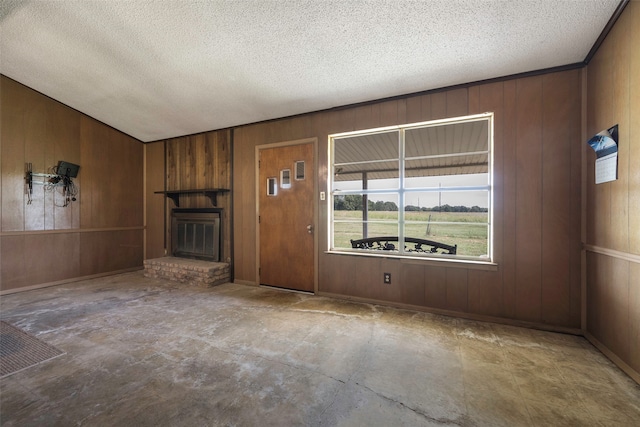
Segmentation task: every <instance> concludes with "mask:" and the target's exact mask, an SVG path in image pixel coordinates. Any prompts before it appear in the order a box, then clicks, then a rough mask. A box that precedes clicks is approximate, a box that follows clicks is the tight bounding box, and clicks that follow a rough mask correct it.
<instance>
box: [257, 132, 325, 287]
mask: <svg viewBox="0 0 640 427" xmlns="http://www.w3.org/2000/svg"><path fill="white" fill-rule="evenodd" d="M259 156H260V157H259V170H260V173H259V187H258V192H259V194H260V195H259V200H258V202H259V212H258V225H259V230H260V231H259V233H260V268H259V275H260V284H263V285H269V286H277V287H280V288H287V289H295V290H300V291H310V292H313V290H314V264H313V263H314V237H313V234H314V232H315V225H314V223H313V201H314V196H313V193H314V181H313V179H314V171H313V168H314V162H313V144H312V143H307V144H300V145H290V146H284V147H276V148H265V149H261V150H259Z"/></svg>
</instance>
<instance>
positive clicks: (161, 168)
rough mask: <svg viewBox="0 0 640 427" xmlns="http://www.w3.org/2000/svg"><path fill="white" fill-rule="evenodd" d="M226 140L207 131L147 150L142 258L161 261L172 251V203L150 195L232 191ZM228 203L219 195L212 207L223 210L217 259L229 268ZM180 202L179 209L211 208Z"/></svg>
mask: <svg viewBox="0 0 640 427" xmlns="http://www.w3.org/2000/svg"><path fill="white" fill-rule="evenodd" d="M230 134H231V131H230V130H222V131H212V132H205V133H201V134H197V135H191V136H185V137H181V138H173V139H168V140H166V141H159V142H155V143H152V144H146V153H147V156H146V159H145V165H146V190H145V191H146V198H147V213H146V218H147V235H148V237H149V238H148V239H147V249H146V252H147V253H146V255H145V257H146V258H156V257H159V256H164V255H165V249H166V250H167V251H168V252H170V251H171V248H170V245H171V243H170V242H171V240H170V239H171V237H170V235H169V233H170V214H171V209H173V208H174V207H175V205H174V203H173V201H172V200H171V199H168V198H167V199H166V200H165V197H164V196H163V195H159V194H155V193H154V192H155V191H163V190H193V189H204V188H225V189H231V138H230ZM231 199H232V194H231V193H230V192H228V193H220V194H218V197H217V206H216V207H218V208H222V209H223V215H222V239H223V247H222V258H223V259H226V260H227V261H229V262H230V261H231V256H232V255H231ZM179 202H180V207H181V208H211V207H214V206H213V205H212V204H211V201H210V200H209V199H208V198H207V197H205V196H204V195H202V194H184V195H181V196H180V199H179ZM165 204H166V205H165ZM163 218H164V219H163ZM163 232H164V237H163ZM165 243H166V246H167V247H165Z"/></svg>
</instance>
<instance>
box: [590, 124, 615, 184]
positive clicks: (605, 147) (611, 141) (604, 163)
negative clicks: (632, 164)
mask: <svg viewBox="0 0 640 427" xmlns="http://www.w3.org/2000/svg"><path fill="white" fill-rule="evenodd" d="M589 145H590V146H591V148H593V151H595V152H596V184H602V183H603V182H609V181H615V180H616V179H618V125H615V126H612V127H610V128H609V129H606V130H603V131H602V132H599V133H598V134H597V135H595V136H594V137H593V138H591V139H590V140H589Z"/></svg>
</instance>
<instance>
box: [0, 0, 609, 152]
mask: <svg viewBox="0 0 640 427" xmlns="http://www.w3.org/2000/svg"><path fill="white" fill-rule="evenodd" d="M0 3H1V5H0V8H1V9H0V28H1V33H0V35H1V40H0V43H1V44H0V72H1V73H2V74H4V75H6V76H8V77H10V78H12V79H14V80H17V81H19V82H21V83H23V84H25V85H27V86H29V87H32V88H34V89H36V90H38V91H40V92H42V93H44V94H45V95H48V96H50V97H52V98H54V99H56V100H59V101H61V102H63V103H65V104H67V105H69V106H71V107H73V108H75V109H77V110H79V111H81V112H83V113H86V114H88V115H90V116H92V117H94V118H96V119H98V120H100V121H102V122H104V123H106V124H108V125H111V126H113V127H114V128H116V129H119V130H121V131H123V132H125V133H127V134H129V135H132V136H134V137H136V138H138V139H140V140H142V141H154V140H158V139H164V138H169V137H175V136H181V135H187V134H192V133H197V132H202V131H207V130H213V129H220V128H224V127H229V126H234V125H240V124H246V123H252V122H257V121H261V120H266V119H272V118H278V117H285V116H289V115H294V114H299V113H305V112H309V111H316V110H321V109H327V108H331V107H335V106H340V105H347V104H352V103H358V102H363V101H370V100H374V99H379V98H384V97H390V96H396V95H402V94H407V93H412V92H419V91H424V90H429V89H435V88H440V87H446V86H450V85H456V84H461V83H469V82H474V81H478V80H484V79H489V78H494V77H500V76H505V75H510V74H516V73H521V72H527V71H532V70H539V69H544V68H548V67H555V66H561V65H566V64H572V63H577V62H581V61H583V60H584V59H585V57H586V55H587V54H588V52H589V50H590V49H591V47H592V46H593V45H594V43H595V41H596V40H597V38H598V36H599V35H600V33H601V32H602V30H603V29H604V28H605V26H606V24H607V22H608V21H609V19H610V18H611V16H612V15H613V13H614V11H615V9H616V7H617V6H618V3H619V0H570V1H569V0H510V1H506V0H504V1H502V0H422V1H420V0H418V1H405V0H370V1H365V0H342V1H330V0H327V1H324V0H271V1H266V0H245V1H242V0H237V1H223V0H210V1H190V0H177V1H170V0H162V1H151V0H148V1H140V0H130V1H115V0H103V1H88V0H87V1H70V0H56V1H25V0H23V1H12V0H2V2H0Z"/></svg>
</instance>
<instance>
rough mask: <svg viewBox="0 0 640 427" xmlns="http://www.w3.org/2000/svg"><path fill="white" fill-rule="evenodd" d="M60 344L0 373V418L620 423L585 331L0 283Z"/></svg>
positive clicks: (311, 304) (305, 301) (315, 301)
mask: <svg viewBox="0 0 640 427" xmlns="http://www.w3.org/2000/svg"><path fill="white" fill-rule="evenodd" d="M1 309H2V311H1V317H2V320H6V321H8V322H10V323H12V324H14V325H16V326H18V327H20V328H22V329H24V330H26V331H27V332H30V333H32V334H34V335H36V336H37V337H38V338H40V339H42V340H43V341H45V342H48V343H49V344H52V345H55V346H56V347H58V348H59V349H61V350H64V351H66V353H67V354H66V355H64V356H61V357H58V358H56V359H53V360H50V361H47V362H44V363H42V364H40V365H37V366H35V367H32V368H29V369H27V370H24V371H21V372H19V373H16V374H13V375H11V376H9V377H7V378H5V379H3V380H2V381H1V387H0V392H1V395H0V399H1V401H0V404H1V406H0V413H1V415H0V416H1V424H2V425H3V426H14V425H15V426H31V425H38V426H41V425H61V426H71V425H89V426H104V425H109V426H128V425H136V426H145V425H149V426H151V425H153V426H160V425H163V426H209V425H238V426H256V425H260V426H269V425H273V426H293V425H311V426H315V425H331V426H333V425H345V426H400V425H407V426H441V425H459V426H485V425H486V426H500V425H504V426H552V425H553V426H556V425H566V426H583V425H584V426H597V425H606V426H632V425H635V426H637V425H639V424H638V423H639V420H640V386H638V385H637V384H636V383H635V382H633V381H632V380H631V379H630V378H629V377H627V376H626V375H625V374H624V373H622V372H621V371H620V370H618V369H617V368H616V367H615V366H614V365H612V364H611V363H610V362H609V361H608V360H607V359H606V358H605V357H604V356H603V355H602V354H601V353H599V352H598V351H597V350H596V349H595V348H594V347H593V346H591V345H590V344H589V343H588V342H587V341H586V340H585V339H583V338H580V337H575V336H569V335H563V334H555V333H548V332H540V331H534V330H527V329H521V328H516V327H509V326H502V325H496V324H489V323H480V322H473V321H467V320H461V319H454V318H449V317H443V316H436V315H431V314H426V313H420V312H412V311H406V310H398V309H393V308H388V307H381V306H374V305H369V304H360V303H351V302H345V301H338V300H332V299H327V298H321V297H314V296H309V295H302V294H298V293H289V292H281V291H276V290H271V289H265V288H256V287H248V286H243V285H233V284H226V285H222V286H218V287H215V288H209V289H203V288H197V287H190V286H185V285H180V284H176V283H173V282H168V281H162V280H158V279H147V278H144V277H143V276H142V272H135V273H128V274H122V275H117V276H111V277H107V278H102V279H95V280H89V281H83V282H77V283H73V284H68V285H62V286H57V287H52V288H47V289H41V290H36V291H31V292H25V293H20V294H13V295H6V296H3V297H2V299H1Z"/></svg>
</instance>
